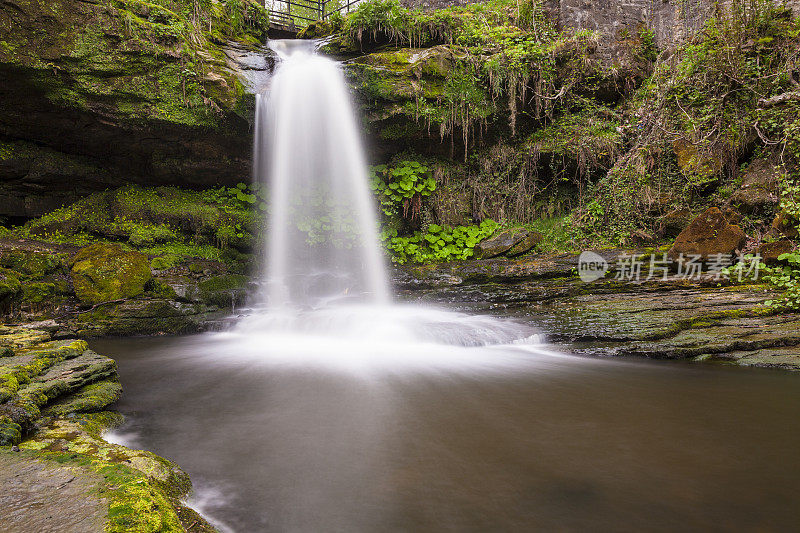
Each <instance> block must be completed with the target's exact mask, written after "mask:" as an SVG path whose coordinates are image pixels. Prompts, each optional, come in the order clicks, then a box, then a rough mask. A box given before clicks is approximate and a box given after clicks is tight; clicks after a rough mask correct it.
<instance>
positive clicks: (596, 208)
mask: <svg viewBox="0 0 800 533" xmlns="http://www.w3.org/2000/svg"><path fill="white" fill-rule="evenodd" d="M799 28H800V23H798V20H797V19H796V18H794V17H793V16H792V15H791V13H790V12H789V11H787V10H786V8H785V7H782V6H780V5H778V3H777V2H771V1H769V0H754V1H753V2H747V3H745V2H734V3H732V4H731V5H727V6H720V8H719V10H718V12H717V16H715V17H713V18H711V19H709V20H708V21H707V22H706V24H705V26H704V29H703V31H702V32H701V33H700V34H699V35H698V37H697V38H695V39H694V40H692V41H689V42H687V43H686V44H684V45H683V46H682V47H680V48H679V49H678V50H677V52H676V53H675V54H673V55H672V56H670V57H665V58H664V59H663V60H661V61H660V62H659V63H658V64H657V65H656V67H655V70H654V72H653V75H652V77H651V78H650V79H649V80H648V81H647V82H646V83H645V85H644V86H643V87H642V88H641V90H640V91H639V92H638V94H637V95H636V97H635V98H634V100H633V102H631V104H630V107H631V110H632V112H631V113H629V114H628V115H627V116H626V117H625V118H626V119H627V121H629V130H628V131H629V132H631V133H632V134H634V137H633V139H632V140H631V141H630V142H631V145H632V149H631V150H630V151H629V152H628V153H627V154H625V155H624V157H621V158H619V160H618V161H617V163H616V165H615V167H614V168H613V169H612V170H611V171H610V172H609V173H608V174H607V175H606V176H605V177H604V178H602V179H601V180H600V181H599V182H598V183H597V184H596V185H594V186H592V187H590V188H589V190H588V199H587V201H586V202H584V203H583V205H582V206H581V208H580V209H578V210H577V211H576V213H575V215H574V219H575V222H576V225H577V226H579V227H580V229H581V231H582V233H583V235H584V236H585V238H586V239H588V240H594V241H595V242H597V241H600V242H602V243H608V244H615V245H619V244H630V243H631V240H632V236H633V235H634V234H638V235H645V238H646V236H647V235H655V234H656V232H657V230H658V220H659V219H660V217H661V216H662V215H664V214H666V213H668V212H670V211H672V210H674V209H676V208H679V207H681V206H683V205H685V204H686V202H687V201H688V202H694V201H702V198H703V197H707V196H708V195H709V194H710V193H711V192H712V191H714V190H715V189H718V188H720V184H721V183H722V182H723V179H724V178H725V177H726V176H730V175H732V174H734V173H735V172H736V170H737V169H738V167H739V165H740V163H741V162H742V159H743V157H745V156H746V155H747V154H748V153H751V152H752V150H753V148H754V145H755V146H759V145H760V146H761V147H764V148H766V149H767V150H774V149H777V150H778V151H780V152H781V153H782V154H784V155H790V154H792V151H793V148H795V149H796V150H797V153H798V154H799V155H800V120H798V118H797V111H798V109H797V108H796V107H795V102H792V101H787V102H785V103H782V104H780V105H770V104H766V103H765V102H768V101H769V100H770V99H771V98H772V97H773V96H776V95H780V94H782V93H785V92H787V91H792V90H794V89H793V84H792V76H793V75H794V74H793V73H794V72H796V71H797V66H798V54H797V50H798V47H800V40H799V39H798V36H799V35H800V31H798V29H799ZM639 39H640V40H641V42H642V45H643V46H644V45H645V44H646V43H647V36H646V35H641V34H640V36H639ZM795 83H796V82H795ZM784 160H785V161H786V162H787V163H790V164H792V165H796V164H797V161H798V160H797V158H796V157H795V156H794V155H791V157H788V158H787V157H784ZM720 193H721V194H722V193H724V189H723V188H720Z"/></svg>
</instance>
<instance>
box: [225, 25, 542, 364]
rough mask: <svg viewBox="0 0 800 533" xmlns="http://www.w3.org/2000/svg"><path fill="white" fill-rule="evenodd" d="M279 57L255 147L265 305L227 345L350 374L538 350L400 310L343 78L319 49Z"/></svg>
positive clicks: (495, 324)
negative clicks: (494, 350) (506, 349)
mask: <svg viewBox="0 0 800 533" xmlns="http://www.w3.org/2000/svg"><path fill="white" fill-rule="evenodd" d="M270 46H271V48H272V49H273V50H274V51H275V52H276V53H277V54H278V56H279V58H280V60H281V62H280V64H279V65H278V67H277V69H276V72H275V75H274V77H273V79H272V82H271V84H270V87H269V89H268V92H267V93H266V94H264V95H260V96H259V97H258V100H257V119H256V135H255V147H254V149H255V177H256V179H257V180H259V181H260V182H261V183H262V184H263V185H264V186H265V187H267V189H268V191H269V209H268V212H269V215H268V219H267V220H266V221H265V222H266V226H267V229H268V231H267V235H266V238H265V243H264V250H265V252H264V253H265V258H264V265H265V268H264V273H263V276H262V281H263V283H262V287H263V290H262V294H261V298H260V300H261V302H260V305H259V307H257V308H256V309H253V310H252V312H251V313H250V314H248V315H247V316H245V317H243V318H242V319H241V320H240V321H239V322H238V324H237V326H236V327H235V328H234V329H233V330H232V331H230V332H228V333H226V334H221V337H220V338H230V337H231V336H233V337H238V339H239V341H242V342H241V349H240V350H239V353H241V354H242V355H248V354H249V355H252V356H254V357H258V358H260V359H261V360H264V358H265V357H266V359H267V360H272V361H280V362H281V363H283V362H289V363H292V364H304V363H307V362H310V361H321V362H324V364H326V365H330V364H331V363H332V362H335V364H336V365H337V366H339V365H341V364H345V365H347V367H348V368H352V364H356V365H357V366H358V367H359V368H362V367H364V366H369V367H374V366H375V365H376V363H380V362H391V363H392V364H393V365H394V364H395V363H397V362H398V361H402V362H403V363H411V364H415V365H417V364H423V365H429V364H431V363H432V361H433V360H435V359H437V357H438V359H439V362H445V363H446V364H448V365H449V364H450V363H456V362H457V363H458V364H459V365H463V364H464V363H465V362H466V361H467V360H468V359H469V357H465V354H463V353H460V352H458V351H453V350H452V349H451V347H453V346H487V345H509V344H511V343H522V344H536V343H537V342H538V335H536V334H535V333H534V331H532V330H531V328H530V327H528V326H524V325H522V324H519V323H517V322H514V321H511V320H499V319H496V318H492V317H488V316H474V315H467V314H463V313H455V312H452V311H445V310H441V309H436V308H432V307H427V306H425V307H423V306H418V305H414V306H412V305H401V304H393V303H392V302H391V293H390V289H389V281H388V275H387V267H386V261H385V258H384V256H383V253H382V252H381V248H380V241H379V239H378V222H377V217H376V214H375V213H376V208H377V205H376V202H375V200H374V198H373V197H372V195H371V192H370V190H369V187H368V176H367V166H366V162H365V158H364V154H363V149H362V146H361V141H360V138H359V132H358V127H357V121H356V117H355V114H354V112H353V108H352V105H351V102H350V96H349V93H348V89H347V85H346V84H345V80H344V75H343V73H342V70H341V68H340V67H339V65H338V64H337V63H336V62H334V61H332V60H330V59H328V58H325V57H322V56H319V55H316V54H315V53H314V47H315V44H314V43H313V42H309V41H272V42H271V43H270ZM423 345H424V346H426V348H425V349H424V350H420V349H419V348H420V347H422V346H423ZM435 346H438V347H439V348H435ZM476 356H477V357H478V359H480V361H481V362H482V361H483V356H482V355H481V356H478V355H477V354H476ZM476 362H478V361H476Z"/></svg>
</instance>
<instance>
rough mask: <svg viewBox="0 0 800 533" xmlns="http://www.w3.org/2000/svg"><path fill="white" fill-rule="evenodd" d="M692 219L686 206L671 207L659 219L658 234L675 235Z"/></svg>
mask: <svg viewBox="0 0 800 533" xmlns="http://www.w3.org/2000/svg"><path fill="white" fill-rule="evenodd" d="M691 221H692V212H691V211H690V210H689V208H688V207H680V208H678V209H673V210H672V211H670V212H669V213H667V214H666V215H664V216H663V217H661V220H659V224H658V234H659V235H660V236H662V237H677V236H678V235H680V233H681V232H682V231H683V230H684V229H686V226H688V225H689V223H691Z"/></svg>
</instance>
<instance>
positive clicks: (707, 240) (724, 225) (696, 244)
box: [669, 207, 746, 259]
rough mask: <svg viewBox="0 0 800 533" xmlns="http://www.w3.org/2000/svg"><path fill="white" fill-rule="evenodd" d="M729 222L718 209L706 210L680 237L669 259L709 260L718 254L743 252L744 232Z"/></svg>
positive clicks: (671, 250) (670, 252) (676, 240)
mask: <svg viewBox="0 0 800 533" xmlns="http://www.w3.org/2000/svg"><path fill="white" fill-rule="evenodd" d="M728 220H729V219H728V218H727V217H726V216H725V215H724V214H723V213H722V211H720V210H719V209H718V208H716V207H710V208H708V209H706V210H705V211H703V212H702V213H701V214H700V215H699V216H698V217H697V218H695V219H694V220H693V221H692V223H691V224H689V226H688V227H687V228H686V229H685V230H683V231H682V232H681V234H680V235H678V238H677V239H675V244H674V245H673V246H672V248H671V249H670V251H669V257H670V258H672V259H678V258H679V257H680V255H681V254H683V255H684V256H689V255H699V256H701V257H702V258H703V259H709V258H710V257H712V256H715V255H717V254H732V253H733V252H735V251H736V250H741V249H742V247H743V246H744V244H745V240H746V238H745V234H744V231H742V228H740V227H739V226H736V225H733V224H731V223H729V221H728Z"/></svg>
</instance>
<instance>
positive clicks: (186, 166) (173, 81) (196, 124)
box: [0, 0, 268, 217]
mask: <svg viewBox="0 0 800 533" xmlns="http://www.w3.org/2000/svg"><path fill="white" fill-rule="evenodd" d="M200 5H201V4H198V3H194V4H193V3H190V2H180V1H171V0H160V2H157V3H150V2H143V1H140V0H93V1H81V0H57V1H43V0H10V1H6V2H3V3H2V4H0V35H1V36H2V37H1V38H0V39H1V40H0V215H5V216H12V217H30V216H36V215H39V214H41V213H43V212H45V211H47V210H49V209H52V208H54V207H56V206H58V205H62V204H63V203H64V202H65V201H67V200H71V199H74V198H76V197H77V196H81V195H85V194H86V193H89V192H92V191H94V190H98V189H104V188H107V187H109V186H116V185H120V184H122V183H124V182H126V181H132V182H136V183H161V184H163V183H180V184H182V185H187V186H202V185H206V186H207V185H210V184H216V183H236V181H240V180H241V179H242V177H246V176H247V175H248V173H249V161H250V141H249V137H250V135H249V133H250V123H249V120H250V116H251V111H250V109H249V108H250V107H251V105H250V104H251V99H250V98H248V95H246V94H245V91H244V90H243V87H242V84H241V83H240V81H239V79H238V78H237V76H236V74H235V73H234V71H233V70H232V69H231V68H229V67H228V63H229V59H228V56H227V55H226V53H225V50H224V49H223V47H222V46H221V43H223V42H225V41H227V40H229V39H237V40H239V41H240V42H242V43H243V44H246V45H248V46H256V45H257V44H258V43H259V41H260V40H261V39H263V38H265V37H266V27H267V24H268V22H267V17H266V13H265V12H264V11H263V9H261V8H260V7H258V6H257V5H255V4H241V3H236V4H235V5H236V6H237V8H238V10H239V11H238V12H237V13H238V19H232V18H231V17H232V15H235V14H237V13H233V12H231V11H230V6H228V4H227V3H224V2H215V3H207V4H206V3H204V4H202V5H205V6H207V7H206V8H205V9H202V8H200V7H199V6H200ZM233 5H234V3H231V6H233ZM242 6H243V7H242ZM231 20H237V22H235V23H234V22H231Z"/></svg>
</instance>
